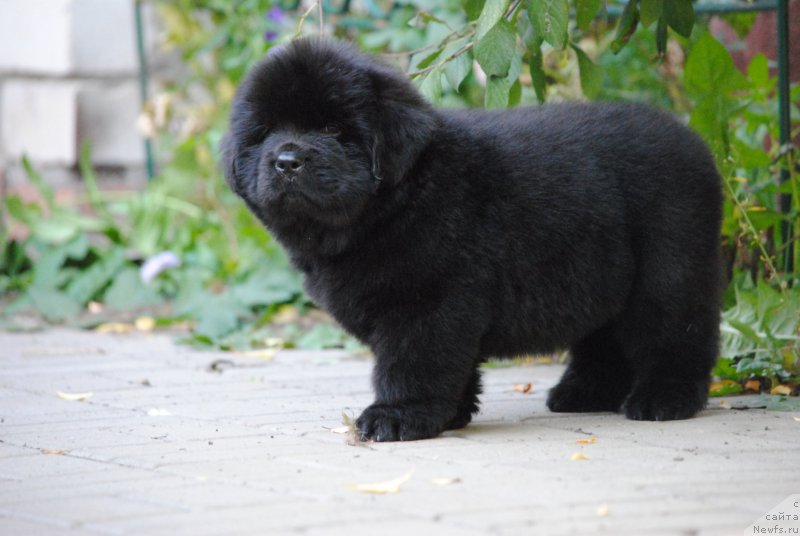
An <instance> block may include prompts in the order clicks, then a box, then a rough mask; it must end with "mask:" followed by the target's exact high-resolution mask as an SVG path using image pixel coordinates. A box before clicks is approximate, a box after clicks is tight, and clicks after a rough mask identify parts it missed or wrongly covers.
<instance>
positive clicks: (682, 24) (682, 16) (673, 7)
mask: <svg viewBox="0 0 800 536" xmlns="http://www.w3.org/2000/svg"><path fill="white" fill-rule="evenodd" d="M663 12H664V18H665V19H666V21H667V24H669V26H670V28H672V29H673V30H675V31H676V32H678V33H679V34H680V35H682V36H683V37H689V36H690V35H692V28H693V27H694V7H692V2H691V0H667V1H666V2H663Z"/></svg>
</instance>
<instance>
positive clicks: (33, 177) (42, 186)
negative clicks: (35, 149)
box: [22, 156, 56, 209]
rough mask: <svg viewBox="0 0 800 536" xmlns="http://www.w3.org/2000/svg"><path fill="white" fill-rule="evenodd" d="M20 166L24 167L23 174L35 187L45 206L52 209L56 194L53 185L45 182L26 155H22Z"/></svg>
mask: <svg viewBox="0 0 800 536" xmlns="http://www.w3.org/2000/svg"><path fill="white" fill-rule="evenodd" d="M22 167H23V168H24V169H25V175H27V177H28V179H29V180H30V181H31V182H32V183H33V185H34V186H35V187H36V190H37V191H38V192H39V194H41V196H42V198H43V199H44V201H45V204H46V205H47V208H49V209H52V208H53V207H55V205H56V194H55V192H53V187H52V186H50V185H49V184H47V182H46V181H45V180H44V179H43V178H42V175H41V174H40V173H39V172H38V171H36V169H35V168H34V167H33V164H31V161H30V160H29V159H28V157H27V156H23V157H22Z"/></svg>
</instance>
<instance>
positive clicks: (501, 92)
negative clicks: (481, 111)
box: [485, 52, 522, 108]
mask: <svg viewBox="0 0 800 536" xmlns="http://www.w3.org/2000/svg"><path fill="white" fill-rule="evenodd" d="M521 69H522V55H521V54H520V53H519V52H515V54H514V56H513V58H512V59H511V66H510V67H509V69H508V75H506V76H505V77H502V78H501V77H498V76H490V77H487V79H486V98H485V106H486V107H487V108H507V107H508V106H509V105H512V104H513V100H512V97H514V96H513V95H511V90H512V89H513V87H514V84H515V83H516V82H517V81H518V80H519V73H520V71H521ZM520 90H521V88H520Z"/></svg>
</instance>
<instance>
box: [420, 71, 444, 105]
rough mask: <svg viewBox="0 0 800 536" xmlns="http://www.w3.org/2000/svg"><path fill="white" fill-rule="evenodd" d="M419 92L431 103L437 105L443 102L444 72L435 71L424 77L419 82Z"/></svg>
mask: <svg viewBox="0 0 800 536" xmlns="http://www.w3.org/2000/svg"><path fill="white" fill-rule="evenodd" d="M419 92H420V93H422V96H423V97H425V98H426V99H428V100H429V101H430V102H432V103H434V104H436V103H438V102H439V101H440V100H442V71H441V69H434V70H432V71H431V72H429V73H426V74H425V75H423V77H422V79H421V80H420V82H419Z"/></svg>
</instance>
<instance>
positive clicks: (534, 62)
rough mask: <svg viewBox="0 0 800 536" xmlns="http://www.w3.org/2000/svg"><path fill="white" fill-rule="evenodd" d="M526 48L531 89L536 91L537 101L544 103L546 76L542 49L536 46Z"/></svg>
mask: <svg viewBox="0 0 800 536" xmlns="http://www.w3.org/2000/svg"><path fill="white" fill-rule="evenodd" d="M528 50H529V54H530V57H529V58H528V67H529V69H530V72H531V82H532V83H533V89H534V91H536V98H537V99H539V102H541V103H544V101H545V100H546V99H547V77H546V76H545V74H544V67H543V63H542V62H543V59H542V50H541V48H539V47H538V46H537V47H536V48H534V49H528Z"/></svg>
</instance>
